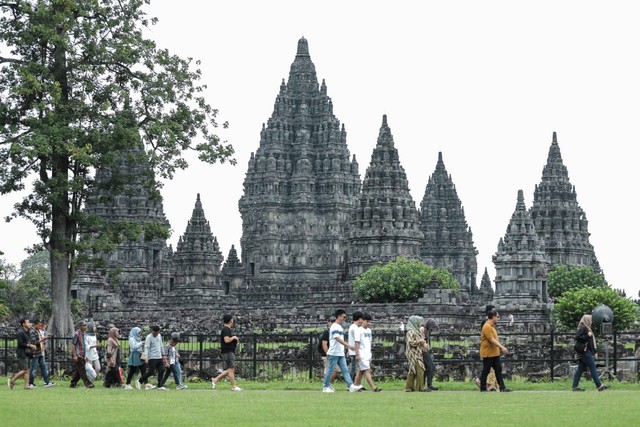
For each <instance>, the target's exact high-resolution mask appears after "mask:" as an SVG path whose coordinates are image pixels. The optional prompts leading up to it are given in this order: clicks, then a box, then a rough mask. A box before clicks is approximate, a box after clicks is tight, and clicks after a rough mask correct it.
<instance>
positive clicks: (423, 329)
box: [420, 318, 438, 391]
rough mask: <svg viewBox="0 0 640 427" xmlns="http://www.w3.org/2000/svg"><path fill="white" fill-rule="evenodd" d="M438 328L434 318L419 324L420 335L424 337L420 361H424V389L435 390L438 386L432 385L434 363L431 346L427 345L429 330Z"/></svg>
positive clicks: (429, 336) (434, 369)
mask: <svg viewBox="0 0 640 427" xmlns="http://www.w3.org/2000/svg"><path fill="white" fill-rule="evenodd" d="M437 328H438V323H437V322H436V320H435V319H432V318H428V319H427V320H425V321H424V322H423V323H422V325H420V335H422V337H423V338H424V341H425V343H424V351H423V352H422V362H423V363H424V368H425V373H424V379H425V382H426V385H427V386H426V387H425V389H424V391H436V390H438V387H435V386H434V385H433V376H434V375H435V373H436V365H435V363H433V356H432V352H431V347H430V345H429V339H430V338H431V332H433V331H434V330H435V329H437Z"/></svg>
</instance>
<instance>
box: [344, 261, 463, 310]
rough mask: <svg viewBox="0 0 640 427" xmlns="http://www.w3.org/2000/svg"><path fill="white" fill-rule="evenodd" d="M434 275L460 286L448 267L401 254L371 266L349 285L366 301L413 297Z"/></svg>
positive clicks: (447, 285)
mask: <svg viewBox="0 0 640 427" xmlns="http://www.w3.org/2000/svg"><path fill="white" fill-rule="evenodd" d="M434 278H435V279H436V280H437V281H438V282H439V284H440V285H441V286H442V287H444V288H448V289H454V290H457V291H459V290H460V284H459V283H458V281H457V280H456V279H455V278H454V277H453V275H452V274H451V273H449V272H448V271H446V270H439V269H435V268H433V267H432V266H430V265H427V264H425V263H423V262H422V261H420V260H411V261H409V260H407V259H405V258H403V257H398V258H397V259H396V261H392V262H388V263H386V264H383V263H380V264H377V265H374V266H372V267H371V268H369V269H368V270H367V271H365V272H364V273H362V274H361V275H360V276H358V278H356V280H355V282H354V284H353V288H354V291H355V292H356V294H357V295H358V297H359V298H360V299H361V300H363V301H366V302H404V301H413V300H416V299H418V298H420V297H421V296H422V295H423V294H424V291H425V289H426V288H427V286H428V285H429V283H430V282H431V281H432V279H434Z"/></svg>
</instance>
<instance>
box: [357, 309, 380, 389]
mask: <svg viewBox="0 0 640 427" xmlns="http://www.w3.org/2000/svg"><path fill="white" fill-rule="evenodd" d="M371 322H372V318H371V314H369V313H364V314H363V315H362V326H361V327H360V346H359V348H358V352H359V356H360V360H359V362H358V363H359V368H360V370H359V371H358V374H357V375H356V379H355V382H354V383H355V384H357V385H360V382H361V381H362V377H364V378H365V379H366V380H367V383H369V386H370V387H371V390H373V391H376V392H378V391H382V389H381V388H380V387H376V385H375V384H374V383H373V377H372V376H371V359H372V358H373V333H372V332H371Z"/></svg>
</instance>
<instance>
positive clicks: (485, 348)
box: [480, 308, 511, 392]
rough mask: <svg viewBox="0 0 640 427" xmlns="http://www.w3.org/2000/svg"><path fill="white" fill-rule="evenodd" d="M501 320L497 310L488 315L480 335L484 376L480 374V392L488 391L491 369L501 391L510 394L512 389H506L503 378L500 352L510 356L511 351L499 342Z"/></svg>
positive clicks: (492, 310)
mask: <svg viewBox="0 0 640 427" xmlns="http://www.w3.org/2000/svg"><path fill="white" fill-rule="evenodd" d="M498 319H500V316H498V312H497V311H496V309H495V308H493V309H491V310H490V311H489V312H488V313H487V321H486V322H485V323H484V325H482V332H481V333H480V357H482V374H480V391H487V376H488V375H489V372H490V371H491V368H493V370H494V371H495V373H496V381H497V383H498V386H499V387H500V391H503V392H508V391H511V389H510V388H507V387H505V385H504V380H503V378H502V362H501V361H500V351H502V352H503V353H504V354H509V350H507V348H506V347H505V346H503V345H502V344H500V341H498V332H496V328H495V325H496V323H497V322H498Z"/></svg>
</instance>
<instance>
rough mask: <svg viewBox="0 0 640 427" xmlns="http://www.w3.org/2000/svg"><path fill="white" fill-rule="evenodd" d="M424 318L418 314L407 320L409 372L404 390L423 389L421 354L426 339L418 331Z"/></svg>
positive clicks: (423, 369)
mask: <svg viewBox="0 0 640 427" xmlns="http://www.w3.org/2000/svg"><path fill="white" fill-rule="evenodd" d="M423 322H424V319H423V318H422V317H420V316H411V317H410V318H409V321H408V322H407V327H406V329H407V335H406V349H405V354H406V356H407V362H408V363H409V372H408V373H407V382H406V384H405V386H404V391H408V392H411V391H423V389H424V372H425V368H424V361H423V358H422V354H423V352H424V350H425V344H426V341H425V339H424V338H423V337H422V334H421V333H420V325H422V323H423Z"/></svg>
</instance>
